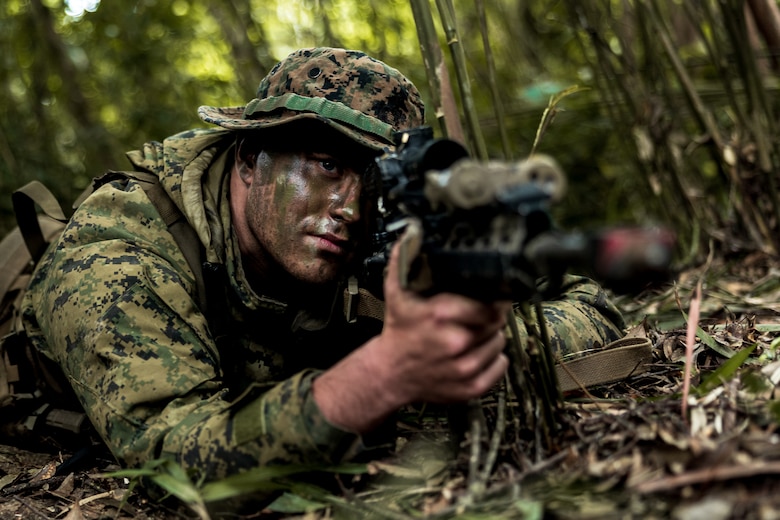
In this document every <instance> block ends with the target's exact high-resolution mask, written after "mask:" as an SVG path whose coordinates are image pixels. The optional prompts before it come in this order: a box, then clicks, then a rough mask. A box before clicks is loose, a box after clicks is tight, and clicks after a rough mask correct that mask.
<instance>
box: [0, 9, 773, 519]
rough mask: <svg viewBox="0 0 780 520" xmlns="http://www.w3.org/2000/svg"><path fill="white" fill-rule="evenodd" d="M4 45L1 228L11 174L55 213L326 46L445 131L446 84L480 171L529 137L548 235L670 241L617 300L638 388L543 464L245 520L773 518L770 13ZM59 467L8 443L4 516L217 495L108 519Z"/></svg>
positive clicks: (145, 28)
mask: <svg viewBox="0 0 780 520" xmlns="http://www.w3.org/2000/svg"><path fill="white" fill-rule="evenodd" d="M0 41H2V55H1V57H0V114H1V115H0V193H2V197H0V231H2V233H5V232H7V231H8V230H10V229H11V228H12V227H13V226H14V221H13V212H12V208H11V200H10V194H11V192H12V191H13V190H14V189H16V188H18V187H20V186H21V185H23V184H24V183H26V182H27V181H29V180H33V179H37V180H40V181H42V182H43V183H45V184H46V185H47V186H49V187H50V188H51V189H52V190H53V191H54V192H55V194H56V195H57V196H58V198H59V200H61V201H63V202H65V203H67V202H69V201H72V200H74V199H75V198H76V196H77V195H78V194H79V193H80V192H81V191H82V190H83V189H84V188H85V187H86V186H87V185H88V184H89V182H90V180H91V179H92V178H93V177H95V176H97V175H99V174H100V173H102V172H104V171H105V170H107V169H111V168H114V169H116V168H119V169H121V168H124V167H126V166H127V164H128V163H127V162H126V159H125V158H124V155H123V154H124V152H125V151H127V150H131V149H134V148H136V147H138V146H139V145H141V144H142V143H143V142H145V141H148V140H162V139H163V138H164V137H166V136H168V135H172V134H174V133H176V132H178V131H181V130H185V129H188V128H192V127H198V126H205V125H204V124H203V123H202V122H201V121H200V120H199V119H198V118H197V115H196V109H197V107H198V106H199V105H217V106H233V105H243V104H244V103H246V102H247V101H248V100H250V99H251V98H252V97H254V91H255V89H256V87H257V84H258V83H259V80H260V79H261V78H262V77H263V76H264V75H265V73H266V71H267V70H269V69H270V68H271V67H272V66H273V64H274V63H275V62H276V61H278V60H279V59H281V58H283V57H284V56H285V55H286V54H287V53H288V52H290V51H292V50H295V49H297V48H300V47H307V46H319V45H328V46H339V47H346V48H355V49H361V50H364V51H366V52H368V53H369V54H371V55H373V56H375V57H377V58H380V59H382V60H384V61H386V62H387V63H389V64H391V65H394V66H396V67H398V68H399V69H401V70H402V71H403V72H404V73H405V74H406V75H407V76H408V77H409V78H410V79H411V80H412V81H413V82H414V83H415V84H416V85H417V86H418V88H420V90H421V91H422V93H423V97H424V98H425V100H426V104H427V106H428V114H427V116H428V123H429V124H430V125H431V126H433V127H434V129H435V131H436V132H437V135H439V136H443V135H445V134H446V133H447V130H446V129H445V126H444V125H443V124H442V121H441V115H442V114H443V113H445V112H446V109H445V105H446V101H447V99H448V98H447V90H446V89H445V90H441V89H440V86H439V85H438V84H437V83H436V82H435V81H434V80H433V78H435V77H438V78H439V79H441V78H442V77H449V80H450V82H451V85H452V93H453V95H454V102H455V106H457V107H459V112H460V114H459V118H458V119H459V120H461V121H462V122H463V123H464V128H465V133H464V135H465V137H464V141H465V142H466V144H467V145H468V146H469V147H470V149H471V150H472V151H473V152H474V154H475V155H479V156H489V157H492V158H503V159H510V160H514V159H519V158H522V157H525V156H527V155H528V154H529V153H530V152H531V150H532V149H533V148H534V142H535V140H536V139H537V137H538V134H539V132H540V128H541V130H542V132H541V136H540V137H541V138H540V139H539V141H538V145H537V146H536V148H535V151H537V152H543V153H546V154H549V155H551V156H553V157H555V158H556V159H557V160H558V161H559V162H560V164H561V166H562V167H563V169H564V171H565V172H566V175H567V178H568V183H569V188H568V193H567V196H566V197H565V199H564V201H563V202H562V203H560V204H559V205H557V206H556V207H555V208H554V209H553V211H554V216H555V218H556V221H557V223H558V224H559V225H560V226H561V227H562V228H564V229H572V230H573V229H578V228H580V229H584V228H588V227H597V226H603V225H612V224H618V223H621V224H624V223H633V224H642V225H662V226H666V227H668V228H669V229H673V230H674V232H675V233H676V236H677V246H676V250H675V262H674V273H673V277H672V279H670V280H669V283H667V284H664V285H661V286H657V287H654V288H652V289H651V290H647V291H645V292H643V293H641V294H639V295H632V296H630V297H626V296H616V301H617V302H618V303H619V304H620V305H621V308H622V309H623V310H624V312H625V313H626V318H627V322H628V324H629V325H630V326H631V331H630V333H631V334H641V335H643V336H644V337H649V338H650V339H651V340H652V342H653V345H654V347H655V348H654V365H653V368H652V370H650V371H649V372H648V373H647V374H646V375H644V376H642V377H639V378H633V379H632V380H629V381H622V382H617V383H615V384H613V385H607V386H605V387H603V388H599V389H597V390H593V391H592V392H590V393H588V392H586V393H583V394H579V395H577V396H575V398H574V399H568V400H567V402H566V404H565V405H564V412H565V413H564V418H562V419H561V421H562V423H563V424H567V425H569V428H563V431H564V433H562V435H563V438H565V439H566V441H565V442H561V443H560V444H559V445H558V446H559V448H558V449H557V450H551V451H549V452H547V453H541V454H539V457H538V458H537V459H536V460H529V459H528V458H527V457H526V456H524V455H522V454H518V453H517V452H518V449H517V445H518V443H515V444H514V445H513V444H512V442H511V434H510V433H506V434H505V435H504V439H503V440H504V441H505V442H503V443H500V444H499V449H498V452H499V457H498V460H497V461H496V460H492V461H490V462H489V463H488V462H484V461H483V462H482V463H481V467H482V469H483V471H482V474H483V475H484V478H482V480H481V481H480V479H477V481H478V482H477V484H479V485H475V482H474V480H473V479H471V478H469V476H468V467H469V466H468V464H465V463H464V464H465V465H464V464H460V465H458V464H457V463H454V464H450V463H448V464H443V465H436V464H433V466H434V467H429V466H431V464H427V463H426V464H422V463H419V461H417V462H414V463H412V464H410V463H409V461H406V462H403V461H396V462H394V463H388V462H382V463H379V462H377V463H375V464H374V465H373V466H371V467H370V468H367V467H362V468H360V469H358V470H355V471H356V473H358V474H360V473H361V472H363V473H371V474H372V475H376V474H383V475H384V476H385V477H391V478H390V479H389V480H390V481H391V483H389V484H388V483H387V481H386V482H385V484H384V486H385V487H384V488H381V487H380V489H382V490H383V491H384V493H377V492H376V488H375V489H374V491H373V492H371V493H368V494H366V495H361V494H360V493H358V492H357V491H354V490H353V489H352V486H351V484H350V482H351V480H350V479H353V481H355V482H356V481H358V480H360V477H357V476H352V477H349V478H347V477H344V476H342V477H341V478H339V479H337V481H338V484H339V486H341V491H342V493H341V494H338V493H336V494H325V493H322V492H321V490H319V488H316V489H315V488H312V487H306V486H305V485H304V484H302V483H297V484H290V483H289V480H287V479H288V478H289V475H270V476H269V475H266V476H265V477H264V478H265V479H266V480H263V482H266V483H267V482H268V481H269V480H273V481H274V482H276V483H277V485H280V484H279V482H287V484H286V486H287V487H284V486H281V487H282V488H283V489H286V490H288V491H290V493H289V494H288V495H285V496H286V497H287V499H286V502H280V503H279V504H277V505H276V506H275V508H271V509H270V510H269V509H266V510H264V511H263V512H262V513H259V514H260V516H262V515H263V514H266V515H268V516H269V517H278V516H282V515H285V514H297V515H301V516H307V517H310V518H321V517H327V516H331V515H333V516H338V515H339V514H346V516H344V517H346V518H352V517H357V516H367V517H379V518H383V517H387V518H411V517H419V516H422V515H427V516H429V517H435V518H452V517H456V516H457V517H471V518H541V517H544V516H553V517H571V518H586V517H587V518H603V517H609V516H611V515H615V516H617V517H633V516H636V517H643V518H644V517H653V516H657V517H668V516H675V517H679V518H694V517H695V518H700V517H703V516H707V517H708V518H710V519H714V518H729V517H734V518H742V517H753V518H780V513H778V507H780V506H779V505H778V504H779V502H778V500H780V499H778V498H777V497H778V496H780V495H779V494H778V493H777V491H779V490H778V489H777V488H778V485H777V484H776V483H775V480H776V476H777V474H778V473H780V467H779V466H780V450H779V449H778V447H777V446H778V443H779V442H780V441H779V440H778V435H777V434H776V433H775V430H776V426H777V424H778V421H779V420H780V406H778V404H777V403H778V401H777V400H776V395H775V387H776V385H777V383H778V379H780V369H778V366H777V363H776V359H775V357H776V356H775V354H776V350H777V343H778V342H777V341H776V339H775V334H776V333H777V331H778V329H777V325H776V324H775V322H776V321H777V320H776V315H777V311H778V310H780V307H779V306H778V299H780V283H778V281H777V262H776V260H777V258H776V257H777V253H778V247H780V238H779V235H778V229H777V228H778V217H780V202H778V191H777V186H776V184H777V182H778V176H777V172H778V171H780V170H778V166H780V153H779V152H780V147H778V133H777V125H778V111H779V110H780V98H779V97H778V96H777V90H778V81H777V71H778V67H779V66H780V62H779V61H778V60H779V59H780V56H779V55H778V51H779V50H780V9H778V3H777V1H776V0H742V1H740V0H688V1H683V0H679V1H677V0H669V1H662V0H592V1H586V2H567V1H556V0H528V1H523V0H490V1H483V0H475V1H474V2H466V1H453V0H437V1H436V2H432V1H431V2H428V1H417V0H412V1H409V2H407V1H406V0H363V1H354V0H262V1H261V0H226V1H222V2H213V1H208V0H203V1H198V0H172V1H158V0H132V1H126V2H107V1H103V2H100V1H98V0H93V1H91V2H84V3H77V2H75V1H71V2H68V1H64V2H63V1H61V0H5V2H3V4H2V6H0ZM421 42H423V45H422V48H421ZM439 59H441V60H442V62H443V63H444V67H445V69H444V70H445V71H446V75H444V76H443V75H442V74H441V70H442V69H439V71H440V73H439V74H438V75H437V74H435V73H432V71H431V70H428V69H431V67H432V66H434V65H435V63H436V61H437V60H439ZM426 65H427V66H428V67H426ZM573 87H576V88H573ZM567 89H570V90H567ZM567 92H568V95H563V93H567ZM553 101H554V102H553ZM545 109H549V110H547V117H546V119H545V117H544V114H545ZM450 114H451V113H450ZM550 116H553V117H550ZM543 120H544V121H545V123H544V124H542V121H543ZM477 129H478V130H477ZM64 205H66V206H67V204H64ZM691 325H693V327H694V328H693V329H691V328H690V326H691ZM686 326H687V327H688V329H687V330H686ZM686 356H688V357H687V359H688V361H687V362H686ZM710 376H711V377H710ZM689 385H690V386H689ZM681 403H684V404H683V409H682V411H681V409H680V406H681ZM686 405H689V406H690V408H689V409H687V410H686ZM489 409H496V410H497V409H498V406H497V405H496V406H494V408H489ZM498 415H500V414H498V412H496V415H490V417H488V419H490V421H492V422H491V424H493V425H496V424H498V422H499V421H498V419H497V416H498ZM567 421H568V422H567ZM511 430H512V429H511V428H506V431H507V432H509V431H511ZM566 431H569V433H568V436H567V434H566V433H565V432H566ZM515 435H517V433H515ZM507 439H509V440H507ZM515 440H517V439H515ZM471 441H472V442H471V444H472V445H475V442H477V441H474V439H471ZM491 446H492V444H491ZM561 446H567V447H566V448H565V449H564V448H561ZM473 453H474V451H473V450H472V454H473ZM488 453H490V452H489V451H488ZM66 455H67V454H65V455H63V453H62V451H60V452H58V456H57V457H55V458H52V456H51V455H46V454H40V453H35V452H29V451H16V449H14V448H12V447H10V446H7V447H4V449H3V452H2V454H0V462H2V463H3V465H2V466H0V484H2V487H0V515H6V514H7V515H13V514H26V515H30V517H31V518H32V517H36V518H37V517H40V518H46V517H52V518H54V517H57V518H60V517H65V516H66V515H67V516H69V517H70V518H79V516H76V514H78V515H83V517H85V518H96V517H100V516H101V515H104V516H109V515H113V516H115V517H116V516H122V515H130V516H131V517H132V516H135V517H140V516H148V517H159V518H164V517H168V516H173V515H187V514H190V515H192V514H197V515H200V516H201V517H206V516H208V515H209V513H208V508H206V507H205V503H206V502H207V501H208V500H207V499H208V497H209V496H210V497H212V498H214V497H221V498H224V497H225V496H226V495H229V494H230V493H225V492H224V490H215V489H214V488H213V487H212V488H208V489H206V490H205V491H204V489H203V488H198V486H197V485H196V484H192V485H190V484H186V485H185V484H181V482H182V481H183V480H186V479H183V480H182V479H179V480H177V479H173V480H174V481H176V482H179V484H180V485H181V486H184V487H183V488H178V492H176V491H175V490H174V488H175V486H173V487H171V488H166V489H168V490H169V491H172V492H173V494H175V495H177V496H179V498H182V499H183V500H184V502H187V503H189V504H190V506H191V509H186V508H185V509H177V510H174V509H171V508H170V506H165V507H163V506H160V505H158V504H157V502H155V501H150V500H148V499H147V498H144V497H143V494H137V493H136V494H134V495H133V497H134V498H133V500H134V501H131V502H129V503H125V504H120V502H119V500H118V499H117V497H118V496H119V495H121V494H122V493H118V492H117V489H118V488H123V489H124V488H126V487H127V482H124V481H123V480H122V479H121V478H117V479H114V480H112V479H105V478H103V479H101V478H99V476H98V473H100V472H103V471H106V470H107V469H111V463H110V461H106V460H103V459H99V460H98V459H96V460H95V461H93V462H95V464H94V465H93V466H92V468H91V471H90V472H87V473H84V472H82V473H71V474H70V477H71V479H72V480H73V479H75V482H76V485H75V488H74V486H73V483H72V482H71V487H70V488H68V489H67V490H64V489H62V488H61V487H60V488H57V489H54V481H52V482H51V483H49V484H47V483H45V482H44V483H43V484H40V485H38V484H35V483H36V482H38V483H41V482H42V481H43V480H45V479H42V478H41V475H40V472H41V471H43V470H46V469H47V468H49V466H50V465H51V464H52V461H61V460H62V459H63V457H64V458H67V456H66ZM483 456H484V453H483ZM425 460H438V459H436V458H435V457H434V458H433V459H430V458H426V459H425ZM99 462H100V463H102V465H101V464H99ZM464 467H465V468H467V469H465V470H464ZM485 468H487V471H484V469H485ZM352 469H354V468H352ZM369 469H370V471H369ZM472 469H473V467H472ZM154 471H157V470H152V469H150V470H149V473H148V474H147V477H148V476H149V475H155V474H159V473H154ZM344 471H347V469H345V470H344ZM349 471H351V470H349ZM171 474H175V470H171V472H169V473H167V475H169V476H170V475H171ZM74 475H75V476H74ZM464 475H465V476H464ZM179 476H180V475H179ZM773 477H774V478H773ZM258 478H260V477H258ZM163 480H165V479H163ZM261 480H262V479H261ZM123 482H124V483H123ZM168 482H169V483H170V479H168ZM480 482H481V483H480ZM57 485H58V486H63V485H64V483H63V480H62V479H60V480H58V481H57ZM20 486H21V487H20ZM25 486H27V487H25ZM480 486H481V487H480ZM239 487H240V486H239ZM74 489H75V490H76V491H74ZM181 489H185V491H186V492H183V491H181ZM391 491H392V492H391ZM188 493H189V494H188ZM209 493H211V495H209ZM98 495H100V497H99V498H100V499H94V497H95V496H98ZM90 497H91V498H92V499H93V500H90ZM204 497H205V498H204ZM388 497H391V498H388ZM487 504H491V505H487ZM131 507H132V508H134V509H132V513H128V509H127V508H131ZM90 508H92V509H90ZM112 508H113V509H112ZM491 508H493V509H491ZM344 511H347V513H344ZM20 512H21V513H20ZM340 512H341V513H340ZM274 515H276V516H274ZM469 515H470V516H469ZM11 517H12V516H8V518H11ZM3 518H5V516H3Z"/></svg>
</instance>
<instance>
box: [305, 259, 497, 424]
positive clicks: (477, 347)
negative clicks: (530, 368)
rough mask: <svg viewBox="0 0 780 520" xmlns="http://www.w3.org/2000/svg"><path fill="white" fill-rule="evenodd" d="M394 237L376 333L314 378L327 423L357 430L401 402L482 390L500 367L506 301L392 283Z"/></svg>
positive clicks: (453, 398) (451, 399)
mask: <svg viewBox="0 0 780 520" xmlns="http://www.w3.org/2000/svg"><path fill="white" fill-rule="evenodd" d="M398 256H399V254H398V244H396V246H395V247H393V251H392V254H391V257H390V262H389V264H388V273H387V277H386V279H385V287H384V291H385V322H384V328H383V330H382V333H381V334H380V335H379V336H377V337H375V338H373V339H372V340H370V341H369V342H368V343H366V344H365V345H363V346H362V347H360V348H359V349H357V350H356V351H354V352H353V353H352V354H350V355H349V356H347V357H346V358H344V359H343V360H342V361H341V362H339V363H338V364H337V365H335V366H334V367H333V368H331V369H330V370H328V371H327V372H325V373H324V374H322V375H321V376H320V377H319V378H317V379H316V380H315V381H314V398H315V400H316V402H317V404H318V405H319V407H320V409H321V410H322V413H323V415H324V416H325V418H326V419H328V420H329V421H330V422H331V423H333V424H335V425H337V426H340V427H341V428H344V429H346V430H349V431H353V432H356V433H365V432H368V431H370V430H371V429H373V428H374V427H376V426H377V425H379V424H380V423H381V422H382V421H383V420H384V419H386V418H387V417H388V416H389V415H390V414H392V413H393V412H395V411H396V410H398V409H399V408H400V407H401V406H404V405H406V404H409V403H413V402H419V401H426V402H436V403H455V402H463V401H467V400H468V399H471V398H475V397H479V396H481V395H482V394H484V393H485V392H486V391H488V390H489V389H490V388H491V387H492V386H493V385H494V384H495V383H496V381H498V380H499V379H500V378H501V376H502V375H503V374H504V372H505V371H506V368H507V366H508V360H507V358H506V356H504V354H503V353H502V352H503V349H504V345H505V337H504V325H505V321H506V316H507V315H508V311H509V310H510V308H511V304H510V302H496V303H488V304H486V303H482V302H479V301H476V300H471V299H469V298H466V297H464V296H460V295H456V294H450V293H440V294H436V295H434V296H432V297H430V298H423V297H421V296H420V295H418V294H416V293H414V292H412V291H408V290H404V289H402V288H401V287H400V285H399V282H398V280H399V277H398V268H399V266H398V264H399V262H398Z"/></svg>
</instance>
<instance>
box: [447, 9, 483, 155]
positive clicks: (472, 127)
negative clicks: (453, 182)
mask: <svg viewBox="0 0 780 520" xmlns="http://www.w3.org/2000/svg"><path fill="white" fill-rule="evenodd" d="M436 5H437V7H438V8H439V16H440V17H441V22H442V26H443V27H444V33H445V36H446V39H447V46H448V47H449V48H450V53H451V55H452V62H453V65H454V67H455V75H456V77H457V80H458V87H459V88H460V99H461V103H462V105H463V113H464V116H465V120H466V130H467V135H468V141H469V148H470V150H471V155H472V156H473V157H476V158H478V159H481V160H486V159H487V158H488V154H487V147H486V146H485V139H484V138H483V136H482V129H481V128H480V126H479V121H478V119H477V110H476V107H475V105H474V95H473V94H472V92H471V82H470V81H469V77H468V71H467V70H466V69H467V66H466V54H465V52H464V50H463V45H461V41H460V36H459V35H458V29H457V26H456V23H455V10H454V8H453V6H452V1H451V0H436Z"/></svg>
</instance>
